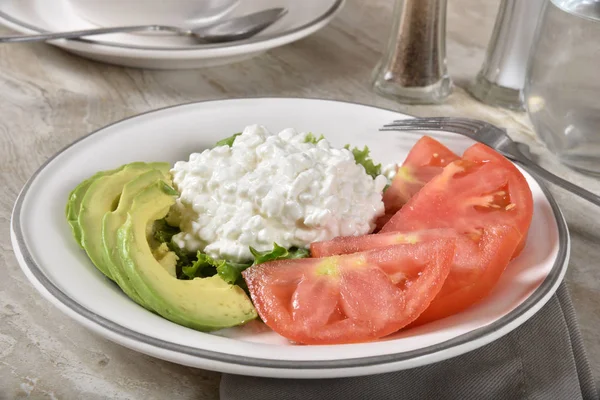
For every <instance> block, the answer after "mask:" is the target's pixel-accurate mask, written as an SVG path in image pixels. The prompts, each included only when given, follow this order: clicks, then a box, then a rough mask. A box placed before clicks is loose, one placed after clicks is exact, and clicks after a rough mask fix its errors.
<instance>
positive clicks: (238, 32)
mask: <svg viewBox="0 0 600 400" xmlns="http://www.w3.org/2000/svg"><path fill="white" fill-rule="evenodd" d="M286 13H287V10H286V9H285V8H270V9H267V10H264V11H259V12H256V13H253V14H248V15H244V16H242V17H237V18H232V19H228V20H223V21H219V22H217V23H215V24H212V25H209V26H203V27H200V28H196V29H184V28H178V27H175V26H164V25H137V26H117V27H112V28H97V29H86V30H80V31H70V32H55V33H54V32H53V33H42V34H37V35H19V36H4V37H0V43H17V42H38V41H46V40H54V39H76V38H80V37H82V36H92V35H104V34H107V33H123V32H139V31H166V32H173V33H175V34H177V35H180V36H189V37H192V38H193V39H194V40H196V41H197V42H199V43H222V42H232V41H235V40H242V39H246V38H249V37H250V36H254V35H256V34H257V33H258V32H260V31H262V30H264V29H265V28H267V27H268V26H270V25H272V24H273V23H274V22H275V21H277V20H278V19H280V18H281V17H283V16H284V15H285V14H286Z"/></svg>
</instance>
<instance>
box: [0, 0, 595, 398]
mask: <svg viewBox="0 0 600 400" xmlns="http://www.w3.org/2000/svg"><path fill="white" fill-rule="evenodd" d="M392 3H393V2H392V1H391V0H375V1H368V2H367V1H360V0H349V1H348V2H347V4H346V6H345V8H344V10H343V11H342V12H341V13H340V15H339V16H338V17H337V18H336V19H335V20H334V21H333V22H332V23H331V24H330V25H329V26H327V27H326V28H324V29H323V30H321V31H319V32H317V33H316V34H314V35H312V36H310V37H308V38H306V39H304V40H301V41H299V42H296V43H293V44H290V45H287V46H284V47H281V48H278V49H275V50H272V51H270V52H268V53H267V54H265V55H262V56H259V57H257V58H255V59H252V60H248V61H244V62H241V63H238V64H233V65H229V66H225V67H216V68H207V69H198V70H188V71H149V70H136V69H127V68H121V67H116V66H111V65H105V64H100V63H96V62H91V61H87V60H84V59H81V58H78V57H76V56H73V55H70V54H68V53H66V52H64V51H62V50H59V49H57V48H55V47H52V46H49V45H46V44H11V45H1V46H0V88H1V89H0V187H1V188H2V196H0V271H1V273H2V275H3V277H2V279H0V399H4V398H6V399H14V398H27V397H30V398H36V399H38V398H48V399H74V398H85V399H90V400H91V399H100V398H110V399H164V398H170V399H196V400H205V399H216V398H218V385H219V374H218V373H215V372H210V371H203V370H197V369H191V368H187V367H183V366H179V365H175V364H172V363H169V362H165V361H161V360H158V359H154V358H151V357H148V356H145V355H142V354H139V353H136V352H134V351H131V350H128V349H126V348H123V347H121V346H119V345H116V344H114V343H112V342H109V341H107V340H105V339H103V338H100V337H98V336H96V335H95V334H92V333H90V332H89V331H88V330H86V329H85V328H83V327H82V326H80V325H79V324H77V323H76V322H74V321H73V320H71V319H70V318H68V317H67V316H65V315H64V314H62V313H61V312H60V311H58V310H57V309H56V308H55V307H54V306H52V305H51V304H50V303H49V302H47V301H46V300H44V299H43V298H42V297H41V296H40V295H39V294H38V293H37V292H36V291H35V290H34V289H33V287H32V286H31V285H30V284H29V282H28V281H27V279H26V278H25V276H24V275H23V273H22V272H21V270H20V268H19V267H18V265H17V261H16V260H15V257H14V254H13V250H12V247H11V244H10V235H9V223H10V213H11V209H12V206H13V204H14V201H15V199H16V197H17V194H18V193H19V190H20V189H21V187H22V186H23V185H24V183H25V181H26V180H27V179H28V178H29V177H30V175H31V174H32V173H33V172H34V171H35V170H36V169H37V168H38V167H39V166H40V165H41V164H42V163H43V162H44V161H45V160H46V159H47V158H49V157H50V156H51V155H52V154H54V153H55V152H56V151H58V150H60V149H61V148H62V147H63V146H65V145H67V144H69V143H70V142H72V141H74V140H75V139H77V138H79V137H81V136H82V135H84V134H86V133H88V132H90V131H92V130H94V129H97V128H99V127H101V126H103V125H106V124H108V123H111V122H113V121H117V120H119V119H122V118H125V117H128V116H131V115H134V114H137V113H140V112H144V111H148V110H152V109H155V108H159V107H164V106H169V105H174V104H178V103H184V102H190V101H195V100H205V99H221V98H230V97H244V96H297V97H319V98H331V99H340V100H348V101H354V102H359V103H366V104H373V105H377V106H383V107H386V108H391V109H396V110H398V111H401V112H406V113H409V114H414V115H419V116H425V115H448V116H450V115H455V116H459V115H460V116H470V117H475V118H479V119H484V120H487V121H490V122H492V123H496V124H499V125H502V126H505V127H506V128H508V131H509V134H510V135H511V136H513V137H514V138H516V139H519V140H521V141H524V142H526V143H528V144H529V145H530V146H531V148H532V151H533V153H534V154H535V155H537V156H538V157H539V162H540V163H541V164H542V165H543V166H545V167H547V168H548V169H550V170H551V171H553V172H555V173H556V174H558V175H560V176H563V177H566V178H568V179H569V180H571V181H573V182H575V183H577V184H580V185H583V186H585V187H587V188H589V189H590V190H592V191H595V192H596V193H600V182H599V181H598V180H594V179H592V178H589V177H585V176H583V175H580V174H578V173H575V172H572V171H570V170H569V169H567V168H566V167H564V166H562V165H560V164H558V163H557V161H556V160H555V158H554V157H553V156H552V155H551V154H550V153H548V152H547V151H546V150H545V149H544V147H543V146H542V145H541V143H540V142H539V141H538V140H537V139H536V136H535V133H534V132H533V131H532V129H531V126H530V123H529V121H528V119H527V116H526V115H525V114H524V113H517V112H511V111H507V110H503V109H498V108H494V107H489V106H486V105H483V104H481V103H478V102H477V101H475V100H474V99H473V98H471V97H470V96H469V95H468V94H467V93H466V92H465V90H464V87H465V86H466V85H467V84H468V82H469V81H470V80H471V79H472V78H473V77H474V76H475V74H476V73H477V71H478V69H479V67H480V66H481V62H482V59H483V56H484V52H485V46H486V44H487V41H488V39H489V35H490V32H491V30H492V27H493V23H494V19H495V14H496V11H497V7H498V1H497V0H494V1H485V2H484V1H479V0H455V1H454V0H453V1H450V2H449V5H448V6H449V9H448V41H447V51H448V65H449V70H450V74H451V75H452V77H453V79H454V82H455V84H456V87H455V89H454V92H453V94H452V95H451V96H450V97H449V99H448V100H447V102H446V103H445V104H443V105H439V106H407V105H402V104H398V103H396V102H394V101H391V100H387V99H384V98H380V97H378V96H376V95H375V94H374V93H373V92H372V91H371V88H370V85H369V80H370V74H371V70H372V69H373V67H374V65H375V63H376V62H377V60H378V58H379V57H380V55H381V51H382V48H383V46H384V43H385V42H386V40H387V35H388V29H389V28H388V27H389V22H390V18H391V12H390V9H391V5H392ZM8 33H10V32H9V31H8V30H7V29H4V28H0V34H8ZM551 190H552V192H553V193H554V194H555V196H556V198H557V200H558V202H559V203H560V206H561V207H562V210H563V212H564V214H565V217H566V219H567V221H568V224H569V228H570V230H571V235H572V253H571V263H570V268H569V270H568V273H567V277H566V280H567V282H568V286H569V288H570V290H571V293H572V297H573V300H574V304H575V308H576V310H577V312H578V316H579V320H580V324H581V330H582V333H583V337H584V340H585V344H586V346H587V350H588V355H589V358H590V362H591V364H592V368H593V371H594V374H595V377H596V379H597V380H598V379H600V316H599V314H600V313H599V311H598V310H600V265H599V261H598V260H600V246H598V243H600V227H599V226H600V225H599V223H598V221H600V210H599V209H598V208H595V207H594V206H592V205H589V204H587V203H586V202H585V201H583V200H580V199H578V198H575V197H574V196H572V195H570V194H568V193H566V192H564V191H562V190H560V189H556V188H554V187H551Z"/></svg>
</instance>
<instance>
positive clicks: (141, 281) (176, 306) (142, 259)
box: [66, 162, 257, 331]
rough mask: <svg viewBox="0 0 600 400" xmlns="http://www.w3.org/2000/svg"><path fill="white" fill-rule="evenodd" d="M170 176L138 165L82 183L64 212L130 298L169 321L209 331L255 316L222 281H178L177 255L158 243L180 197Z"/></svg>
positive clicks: (165, 169) (157, 166)
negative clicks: (160, 227)
mask: <svg viewBox="0 0 600 400" xmlns="http://www.w3.org/2000/svg"><path fill="white" fill-rule="evenodd" d="M169 170H170V165H169V164H168V163H142V162H135V163H131V164H127V165H123V166H122V167H120V168H117V169H114V170H110V171H102V172H99V173H97V174H95V175H94V176H92V177H91V178H89V179H87V180H85V181H83V182H82V183H80V184H79V185H78V186H77V187H76V188H75V189H74V190H73V191H72V192H71V193H70V195H69V199H68V202H67V207H66V217H67V222H68V223H69V225H70V226H71V229H72V231H73V236H74V237H75V240H76V241H77V242H78V243H79V245H80V246H81V247H82V248H83V249H84V250H85V251H86V253H87V254H88V256H89V258H90V259H91V260H92V262H93V263H94V265H95V266H96V267H97V268H98V270H100V271H101V272H102V273H104V274H105V275H106V276H107V277H109V278H110V279H112V280H113V281H115V283H116V284H117V285H118V286H119V287H120V288H121V289H122V290H123V292H124V293H125V294H126V295H127V296H128V297H129V298H131V299H132V300H133V301H135V302H136V303H138V304H139V305H141V306H142V307H145V308H146V309H148V310H150V311H153V312H156V313H157V314H159V315H161V316H163V317H164V318H166V319H168V320H171V321H173V322H175V323H178V324H181V325H184V326H187V327H190V328H193V329H197V330H202V331H211V330H215V329H221V328H226V327H231V326H235V325H240V324H242V323H245V322H247V321H249V320H251V319H254V318H256V317H257V314H256V310H255V309H254V306H253V305H252V302H251V301H250V299H249V298H248V296H247V295H246V293H245V292H244V291H243V290H242V289H241V288H240V287H239V286H235V285H230V284H228V283H227V282H226V281H224V280H223V279H222V278H221V277H220V276H219V275H215V276H212V277H210V278H196V279H193V280H179V279H177V277H176V273H175V266H176V263H177V259H178V258H177V256H176V254H175V253H174V252H172V251H170V249H169V247H168V246H167V244H166V243H159V242H157V241H156V240H155V239H154V237H153V236H154V235H153V233H154V232H153V230H154V226H155V221H156V220H159V219H162V218H164V217H165V216H166V215H167V213H168V212H169V209H170V208H171V206H172V205H173V204H174V203H175V198H176V197H175V196H177V195H178V193H177V192H176V191H175V190H174V189H173V188H172V187H171V186H169V185H170V184H171V176H170V173H169Z"/></svg>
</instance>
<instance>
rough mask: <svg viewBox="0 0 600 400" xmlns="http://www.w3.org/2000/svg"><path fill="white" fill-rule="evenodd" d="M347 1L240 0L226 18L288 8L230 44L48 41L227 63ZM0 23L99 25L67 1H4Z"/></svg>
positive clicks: (106, 57)
mask: <svg viewBox="0 0 600 400" xmlns="http://www.w3.org/2000/svg"><path fill="white" fill-rule="evenodd" d="M343 3H344V0H303V1H301V2H300V1H295V0H242V1H241V2H240V5H238V6H237V7H236V8H235V10H234V11H233V12H232V13H230V14H229V15H228V16H227V17H233V16H237V15H244V14H247V13H249V12H254V11H258V10H262V9H265V8H271V7H285V8H287V9H288V13H287V14H286V15H285V16H284V17H283V18H282V19H281V20H279V21H277V22H276V23H275V24H273V25H272V26H270V27H269V28H267V29H266V30H265V31H263V32H260V33H259V34H258V35H256V36H254V37H252V38H250V39H246V40H243V41H238V42H232V43H224V44H212V45H202V46H198V45H194V44H193V42H192V41H191V39H189V38H183V37H177V36H173V35H165V34H156V33H146V34H113V35H103V36H93V37H92V36H90V37H88V38H87V39H77V40H65V39H61V40H55V41H52V42H50V43H52V44H53V45H56V46H58V47H61V48H63V49H65V50H67V51H69V52H71V53H75V54H78V55H80V56H82V57H86V58H90V59H92V60H97V61H103V62H107V63H111V64H119V65H125V66H129V67H138V68H152V69H185V68H199V67H208V66H215V65H223V64H228V63H232V62H237V61H241V60H244V59H248V58H251V57H254V56H256V55H258V54H260V53H263V52H265V51H267V50H270V49H272V48H275V47H279V46H283V45H285V44H288V43H291V42H293V41H296V40H299V39H302V38H304V37H306V36H308V35H310V34H312V33H314V32H316V31H318V30H319V29H321V28H323V27H324V26H325V25H327V24H328V23H329V21H331V19H332V18H333V17H334V16H335V15H336V14H337V12H338V11H339V10H340V9H341V7H342V5H343ZM0 24H2V25H5V26H7V27H9V28H11V29H14V30H16V31H17V32H20V33H24V34H32V33H40V32H45V31H50V32H56V31H67V30H77V29H86V28H95V27H97V26H95V25H93V24H92V23H90V22H88V21H87V20H84V19H83V18H80V17H79V16H78V15H76V14H75V13H74V12H73V10H72V9H71V7H70V5H69V3H68V1H67V0H52V1H48V0H0Z"/></svg>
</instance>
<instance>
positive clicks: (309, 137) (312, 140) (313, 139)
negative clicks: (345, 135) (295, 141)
mask: <svg viewBox="0 0 600 400" xmlns="http://www.w3.org/2000/svg"><path fill="white" fill-rule="evenodd" d="M323 139H325V136H323V135H321V136H319V137H316V136H315V135H313V134H312V133H309V134H308V135H306V138H304V142H305V143H312V144H317V143H319V142H320V141H321V140H323Z"/></svg>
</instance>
